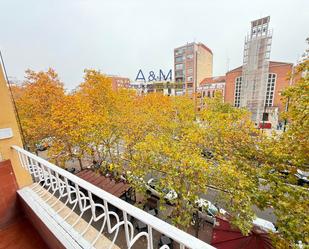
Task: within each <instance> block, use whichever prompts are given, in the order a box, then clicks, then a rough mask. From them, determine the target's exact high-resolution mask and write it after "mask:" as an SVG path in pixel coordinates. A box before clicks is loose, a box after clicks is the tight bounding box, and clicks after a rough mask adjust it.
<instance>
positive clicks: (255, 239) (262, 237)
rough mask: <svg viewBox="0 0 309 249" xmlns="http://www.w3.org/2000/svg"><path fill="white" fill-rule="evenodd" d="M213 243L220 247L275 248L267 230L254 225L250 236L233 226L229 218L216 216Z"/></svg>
mask: <svg viewBox="0 0 309 249" xmlns="http://www.w3.org/2000/svg"><path fill="white" fill-rule="evenodd" d="M211 245H213V246H214V247H216V248H218V249H273V248H274V247H273V246H272V244H271V239H270V238H269V235H268V233H267V232H266V231H264V230H263V229H260V228H259V227H256V226H254V227H253V229H252V231H251V232H250V234H249V235H248V236H244V235H242V233H241V232H240V230H238V229H234V228H232V227H231V225H230V223H229V221H228V220H226V219H223V218H219V217H216V225H215V227H214V229H213V235H212V242H211Z"/></svg>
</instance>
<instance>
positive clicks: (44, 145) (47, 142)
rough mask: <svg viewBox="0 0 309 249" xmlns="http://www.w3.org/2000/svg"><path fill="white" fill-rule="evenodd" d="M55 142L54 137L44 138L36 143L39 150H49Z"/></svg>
mask: <svg viewBox="0 0 309 249" xmlns="http://www.w3.org/2000/svg"><path fill="white" fill-rule="evenodd" d="M52 142H53V137H47V138H43V139H42V140H41V141H39V142H38V143H36V144H35V147H36V149H37V150H38V151H44V150H47V149H48V148H49V147H50V146H51V144H52Z"/></svg>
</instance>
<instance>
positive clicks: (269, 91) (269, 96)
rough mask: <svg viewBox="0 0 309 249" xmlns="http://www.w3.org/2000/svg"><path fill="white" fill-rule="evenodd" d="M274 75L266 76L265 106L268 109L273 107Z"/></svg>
mask: <svg viewBox="0 0 309 249" xmlns="http://www.w3.org/2000/svg"><path fill="white" fill-rule="evenodd" d="M275 83H276V74H274V73H270V74H268V81H267V88H266V98H265V106H266V107H270V106H272V105H273V101H274V92H275Z"/></svg>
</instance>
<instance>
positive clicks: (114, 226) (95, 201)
mask: <svg viewBox="0 0 309 249" xmlns="http://www.w3.org/2000/svg"><path fill="white" fill-rule="evenodd" d="M12 148H13V149H14V150H16V152H17V153H18V156H19V159H20V162H21V165H22V167H23V168H24V169H26V170H27V171H28V172H29V173H30V174H31V176H32V179H33V181H34V184H33V185H32V186H31V191H32V190H35V189H38V190H36V198H34V199H36V200H40V201H42V200H43V201H45V204H46V203H50V200H54V201H53V203H52V204H48V205H49V206H48V207H46V206H47V205H45V210H47V211H46V212H49V210H50V209H51V208H53V207H56V203H57V202H61V203H62V204H63V206H65V207H66V208H68V207H69V208H70V210H71V212H70V213H69V214H67V215H66V216H65V217H63V218H61V219H60V218H59V217H58V218H56V216H57V215H56V214H57V213H60V212H61V210H62V209H63V208H64V207H61V208H58V210H56V209H55V208H54V209H55V210H56V211H55V212H54V213H53V215H52V217H53V218H54V219H55V220H56V222H57V226H58V225H59V226H62V229H65V233H67V234H69V236H71V237H72V238H73V241H77V243H78V245H79V246H80V247H79V248H96V247H97V242H98V240H99V237H100V236H101V235H102V236H103V234H105V235H110V236H111V237H109V238H110V240H109V241H110V244H109V245H108V246H106V245H105V246H103V248H119V247H120V248H132V247H135V248H137V247H136V245H137V244H138V243H141V242H143V248H147V249H154V248H158V244H157V243H158V241H157V240H156V239H155V237H156V236H155V235H154V234H164V235H165V236H166V237H168V238H170V239H171V240H173V241H174V243H177V247H178V246H179V248H181V249H185V248H198V249H203V248H205V249H210V248H214V247H212V246H210V245H209V244H207V243H205V242H203V241H201V240H199V239H197V238H195V237H193V236H191V235H190V234H188V233H186V232H184V231H182V230H180V229H178V228H176V227H174V226H172V225H170V224H168V223H166V222H164V221H163V220H161V219H159V218H157V217H155V216H152V215H151V214H148V213H147V212H145V211H143V210H141V209H139V208H137V207H135V206H133V205H131V204H129V203H127V202H125V201H123V200H121V199H119V198H117V197H115V196H113V195H112V194H110V193H108V192H106V191H104V190H102V189H100V188H98V187H96V186H95V185H93V184H91V183H89V182H87V181H85V180H83V179H81V178H79V177H77V176H75V175H73V174H71V173H69V172H67V171H66V170H64V169H62V168H60V167H58V166H56V165H54V164H52V163H50V162H48V161H46V160H44V159H42V158H40V157H38V156H36V155H34V154H32V153H30V152H28V151H26V150H24V149H22V148H20V147H17V146H13V147H12ZM29 191H30V190H29ZM44 193H45V194H46V193H47V194H49V195H50V196H51V197H48V198H47V199H46V198H45V199H43V197H42V196H43V195H44ZM40 196H41V197H40ZM51 198H53V199H51ZM111 206H113V207H116V208H117V209H118V210H119V211H120V214H119V212H118V213H116V212H115V211H113V210H111ZM44 212H45V211H44ZM86 212H88V214H89V216H90V217H88V219H87V221H86V222H87V226H86V228H85V229H84V230H83V232H79V233H78V232H76V229H75V226H76V224H77V223H78V222H79V221H80V220H81V219H83V218H84V215H85V213H86ZM55 213H56V214H55ZM72 213H74V214H75V216H76V218H74V222H73V223H72V222H71V224H70V223H69V222H67V221H68V217H69V216H70V215H71V214H72ZM131 217H134V220H135V221H140V222H142V223H144V224H146V227H147V229H145V230H144V231H140V232H138V231H137V230H135V229H134V226H133V224H132V222H131V220H132V219H131ZM100 222H101V223H100ZM94 223H96V224H101V225H99V226H97V227H96V229H95V231H96V234H97V235H96V236H94V238H93V239H91V240H90V241H89V240H88V241H87V240H86V239H85V238H84V237H83V235H84V234H85V233H86V232H87V231H86V230H87V229H90V227H92V228H93V224H94ZM121 233H122V236H123V237H124V239H123V240H124V243H123V244H122V245H119V243H118V244H117V241H118V240H117V236H118V237H119V236H121V235H120V234H121ZM80 241H86V243H80ZM115 242H116V243H115ZM115 246H116V247H115ZM66 247H67V246H66ZM72 248H75V247H74V246H72ZM138 248H139V247H138ZM159 248H160V249H166V248H170V247H169V246H168V245H160V246H159Z"/></svg>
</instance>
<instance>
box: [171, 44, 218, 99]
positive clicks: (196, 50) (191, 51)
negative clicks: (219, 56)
mask: <svg viewBox="0 0 309 249" xmlns="http://www.w3.org/2000/svg"><path fill="white" fill-rule="evenodd" d="M212 65H213V53H212V51H211V50H210V49H209V48H208V47H207V46H205V45H204V44H203V43H195V42H192V43H187V44H186V45H184V46H181V47H178V48H175V49H174V79H175V81H176V82H182V84H183V90H184V93H186V94H192V93H196V91H197V88H198V87H199V85H200V82H201V81H202V80H203V79H204V78H207V77H211V76H212V68H213V66H212Z"/></svg>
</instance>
